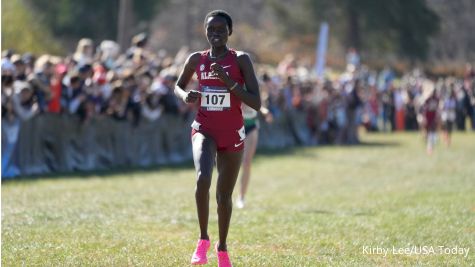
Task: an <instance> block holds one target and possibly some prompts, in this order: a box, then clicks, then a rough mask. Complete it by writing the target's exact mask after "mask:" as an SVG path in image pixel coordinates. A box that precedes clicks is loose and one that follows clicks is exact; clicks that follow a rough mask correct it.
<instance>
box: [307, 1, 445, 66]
mask: <svg viewBox="0 0 475 267" xmlns="http://www.w3.org/2000/svg"><path fill="white" fill-rule="evenodd" d="M305 5H306V6H308V7H309V9H310V10H312V14H313V16H314V19H313V20H312V23H314V24H316V25H318V24H319V22H320V21H323V20H326V21H329V22H330V25H335V24H342V25H343V26H341V27H342V31H341V32H340V38H341V39H342V41H343V42H344V43H345V44H346V46H347V47H355V48H357V49H370V50H371V49H375V50H383V51H384V50H385V51H388V50H389V51H391V50H395V51H396V52H398V53H399V54H401V55H403V56H406V57H408V58H410V59H415V58H418V59H425V58H426V57H427V51H428V50H429V40H430V38H431V37H432V36H434V35H435V34H436V33H437V32H438V31H439V23H440V21H439V17H438V16H437V14H436V13H435V12H434V11H432V10H431V9H430V8H429V7H428V6H427V3H426V2H425V0H385V1H380V0H358V1H354V0H305ZM342 22H344V23H342ZM337 28H338V26H337Z"/></svg>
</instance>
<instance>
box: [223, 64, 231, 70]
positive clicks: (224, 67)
mask: <svg viewBox="0 0 475 267" xmlns="http://www.w3.org/2000/svg"><path fill="white" fill-rule="evenodd" d="M229 67H231V65H227V66H223V69H226V68H229Z"/></svg>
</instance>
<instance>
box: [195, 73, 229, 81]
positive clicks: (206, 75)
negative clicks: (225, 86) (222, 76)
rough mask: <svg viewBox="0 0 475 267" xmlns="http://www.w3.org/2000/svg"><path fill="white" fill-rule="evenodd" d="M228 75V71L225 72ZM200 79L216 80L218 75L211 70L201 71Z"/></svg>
mask: <svg viewBox="0 0 475 267" xmlns="http://www.w3.org/2000/svg"><path fill="white" fill-rule="evenodd" d="M226 74H227V75H229V72H226ZM200 76H201V80H218V79H219V78H218V76H216V74H215V73H214V72H212V71H202V72H201V75H200Z"/></svg>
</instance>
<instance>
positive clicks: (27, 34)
mask: <svg viewBox="0 0 475 267" xmlns="http://www.w3.org/2000/svg"><path fill="white" fill-rule="evenodd" d="M2 35H3V36H2V49H7V48H11V49H14V50H15V51H16V52H18V53H23V52H32V53H44V52H48V53H51V54H60V53H62V52H63V50H62V48H61V45H60V43H59V42H58V41H57V40H55V39H54V38H53V36H52V34H51V31H50V30H49V29H48V28H47V27H46V26H45V25H44V24H43V23H39V22H38V21H37V19H36V17H35V14H34V13H33V12H32V11H31V10H30V8H29V7H28V6H26V5H25V3H24V2H23V1H22V0H9V1H3V2H2Z"/></svg>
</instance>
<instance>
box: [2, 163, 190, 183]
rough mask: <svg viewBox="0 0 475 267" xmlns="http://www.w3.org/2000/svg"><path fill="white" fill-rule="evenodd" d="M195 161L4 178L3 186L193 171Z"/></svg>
mask: <svg viewBox="0 0 475 267" xmlns="http://www.w3.org/2000/svg"><path fill="white" fill-rule="evenodd" d="M193 168H194V167H193V161H191V160H188V161H185V162H181V163H173V164H167V165H154V166H147V167H140V166H136V167H132V166H121V167H114V169H110V170H93V171H89V170H88V171H83V170H77V171H71V172H56V173H50V174H37V175H27V176H18V177H14V178H7V179H4V178H2V184H8V183H9V182H15V181H35V180H41V179H67V178H85V179H88V178H104V179H107V178H113V177H114V176H116V175H127V174H135V175H136V174H140V173H150V172H157V171H163V170H186V169H193Z"/></svg>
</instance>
